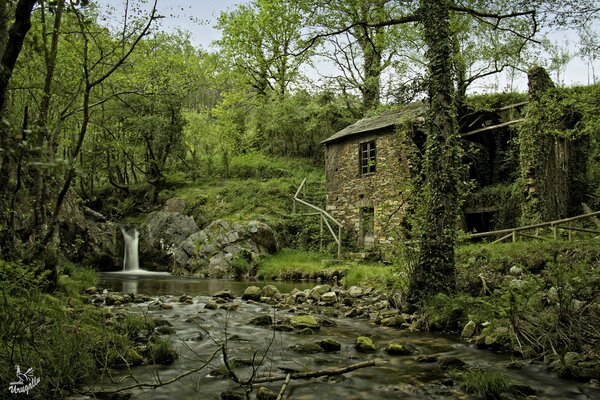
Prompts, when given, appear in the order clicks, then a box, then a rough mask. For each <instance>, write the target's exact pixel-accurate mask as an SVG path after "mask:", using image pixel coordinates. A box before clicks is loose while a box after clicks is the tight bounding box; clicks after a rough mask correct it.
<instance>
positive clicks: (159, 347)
mask: <svg viewBox="0 0 600 400" xmlns="http://www.w3.org/2000/svg"><path fill="white" fill-rule="evenodd" d="M148 350H149V352H150V359H151V360H152V362H153V363H155V364H172V363H173V362H174V361H175V360H176V359H177V357H178V355H177V352H176V351H175V349H174V348H173V345H172V344H171V342H170V341H169V340H168V339H165V338H162V337H159V338H156V339H154V340H152V341H151V342H150V344H149V346H148Z"/></svg>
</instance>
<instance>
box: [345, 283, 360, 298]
mask: <svg viewBox="0 0 600 400" xmlns="http://www.w3.org/2000/svg"><path fill="white" fill-rule="evenodd" d="M348 295H350V297H362V295H363V290H362V289H361V288H360V287H359V286H350V289H348Z"/></svg>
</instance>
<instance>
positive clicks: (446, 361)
mask: <svg viewBox="0 0 600 400" xmlns="http://www.w3.org/2000/svg"><path fill="white" fill-rule="evenodd" d="M438 362H439V363H440V367H442V368H444V369H449V368H462V367H464V366H465V365H466V364H465V362H464V361H463V360H461V359H460V358H458V357H454V356H447V357H440V358H439V359H438Z"/></svg>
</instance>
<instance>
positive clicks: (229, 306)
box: [219, 303, 240, 311]
mask: <svg viewBox="0 0 600 400" xmlns="http://www.w3.org/2000/svg"><path fill="white" fill-rule="evenodd" d="M239 307H240V303H225V304H221V305H220V306H219V309H221V310H225V311H237V309H238V308H239Z"/></svg>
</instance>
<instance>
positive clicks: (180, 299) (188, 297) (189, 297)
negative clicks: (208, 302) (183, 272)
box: [179, 294, 192, 303]
mask: <svg viewBox="0 0 600 400" xmlns="http://www.w3.org/2000/svg"><path fill="white" fill-rule="evenodd" d="M188 301H192V297H191V296H188V295H187V294H184V295H183V296H181V297H179V302H180V303H187V302H188Z"/></svg>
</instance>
